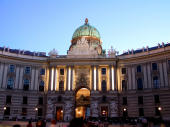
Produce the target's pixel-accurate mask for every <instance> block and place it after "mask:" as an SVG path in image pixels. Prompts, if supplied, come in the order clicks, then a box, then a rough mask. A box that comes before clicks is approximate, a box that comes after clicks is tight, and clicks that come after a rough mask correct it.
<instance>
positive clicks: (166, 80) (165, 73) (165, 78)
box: [163, 61, 168, 87]
mask: <svg viewBox="0 0 170 127" xmlns="http://www.w3.org/2000/svg"><path fill="white" fill-rule="evenodd" d="M167 70H168V69H167V63H166V61H164V62H163V72H164V81H165V87H167V86H168V75H167Z"/></svg>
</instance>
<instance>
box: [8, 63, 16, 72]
mask: <svg viewBox="0 0 170 127" xmlns="http://www.w3.org/2000/svg"><path fill="white" fill-rule="evenodd" d="M14 71H15V66H14V65H10V66H9V72H11V73H12V72H14Z"/></svg>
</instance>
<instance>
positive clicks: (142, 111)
mask: <svg viewBox="0 0 170 127" xmlns="http://www.w3.org/2000/svg"><path fill="white" fill-rule="evenodd" d="M139 116H144V110H143V108H139Z"/></svg>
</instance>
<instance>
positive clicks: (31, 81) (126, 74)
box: [0, 19, 170, 121]
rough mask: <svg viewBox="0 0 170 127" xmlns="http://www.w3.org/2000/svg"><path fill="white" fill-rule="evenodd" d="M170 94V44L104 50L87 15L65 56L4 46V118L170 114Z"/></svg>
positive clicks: (0, 59)
mask: <svg viewBox="0 0 170 127" xmlns="http://www.w3.org/2000/svg"><path fill="white" fill-rule="evenodd" d="M169 97H170V44H169V43H167V44H164V43H162V44H161V45H158V46H156V47H152V48H148V47H147V48H143V49H140V50H132V51H128V52H125V53H123V54H121V55H117V54H116V51H114V50H110V52H109V54H106V53H105V52H104V51H103V50H102V42H101V39H100V34H99V32H98V31H97V29H96V28H95V27H93V26H91V25H89V23H88V20H87V19H86V21H85V24H84V25H82V26H80V27H79V28H78V29H76V31H75V32H74V34H73V37H72V41H71V46H70V48H69V50H68V52H67V55H65V56H60V55H57V53H56V51H55V50H52V51H51V52H50V53H49V56H46V55H45V54H44V53H42V52H39V53H36V52H29V51H21V50H15V49H9V48H5V47H3V48H0V100H1V101H0V119H16V118H17V119H31V118H32V119H35V118H38V117H40V118H46V119H56V120H58V121H61V120H64V121H70V120H71V119H73V118H74V117H84V118H85V117H89V116H91V117H122V116H128V117H141V116H145V117H159V116H161V117H162V118H163V119H170V101H169Z"/></svg>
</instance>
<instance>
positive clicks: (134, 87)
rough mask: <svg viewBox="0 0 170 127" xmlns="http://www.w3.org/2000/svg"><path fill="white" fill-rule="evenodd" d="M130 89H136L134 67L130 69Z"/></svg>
mask: <svg viewBox="0 0 170 127" xmlns="http://www.w3.org/2000/svg"><path fill="white" fill-rule="evenodd" d="M132 89H133V90H135V89H136V78H135V67H132Z"/></svg>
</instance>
